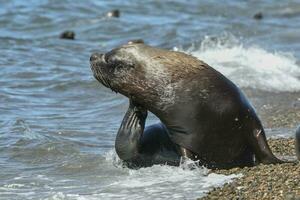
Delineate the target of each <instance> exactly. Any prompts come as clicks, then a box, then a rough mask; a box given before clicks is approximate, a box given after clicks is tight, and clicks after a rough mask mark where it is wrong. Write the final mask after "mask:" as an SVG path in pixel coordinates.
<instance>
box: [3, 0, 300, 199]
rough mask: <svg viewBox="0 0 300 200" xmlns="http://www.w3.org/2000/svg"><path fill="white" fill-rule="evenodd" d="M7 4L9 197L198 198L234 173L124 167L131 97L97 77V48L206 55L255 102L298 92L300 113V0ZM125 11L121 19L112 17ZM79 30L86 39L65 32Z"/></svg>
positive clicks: (277, 130) (288, 132)
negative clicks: (92, 59)
mask: <svg viewBox="0 0 300 200" xmlns="http://www.w3.org/2000/svg"><path fill="white" fill-rule="evenodd" d="M0 4H1V6H0V27H1V28H0V48H1V50H0V74H1V78H0V116H1V117H0V167H1V170H0V199H117V198H118V199H159V198H161V199H166V198H174V199H195V198H196V197H200V196H202V195H204V192H206V191H207V190H208V189H209V188H211V187H212V186H216V185H221V184H222V183H224V182H227V181H230V179H231V178H232V177H228V176H223V175H215V174H208V172H207V170H206V169H202V168H200V169H198V170H192V171H191V170H188V169H184V167H181V168H175V167H170V166H154V167H151V168H146V169H140V170H129V169H126V168H121V167H120V164H119V161H118V159H117V157H116V155H115V153H114V152H113V149H114V147H113V145H114V139H115V134H116V131H117V129H118V127H119V125H120V122H121V120H122V117H123V115H124V112H125V110H126V108H127V104H128V100H127V99H126V98H124V97H122V96H121V95H117V94H114V93H112V92H111V91H110V90H108V89H106V88H104V87H103V86H102V85H100V84H99V83H98V82H97V81H96V80H94V78H93V77H92V73H91V71H90V69H89V56H90V54H91V53H92V52H95V51H103V52H105V51H108V50H110V49H112V48H113V47H116V46H118V45H120V44H123V43H126V42H127V41H128V40H130V39H137V38H142V39H144V40H145V42H146V43H148V44H151V45H153V46H159V47H163V48H167V49H175V50H179V51H184V52H187V53H190V54H192V55H194V56H196V57H199V58H200V59H203V60H204V61H205V62H207V63H208V64H210V65H212V66H214V67H215V68H216V69H217V70H219V71H221V72H222V73H224V74H225V75H226V76H228V77H229V78H230V79H232V80H233V81H234V82H235V83H236V84H237V85H239V86H240V87H241V88H242V89H244V90H246V91H247V90H251V91H252V92H251V94H252V96H251V95H250V99H252V98H253V101H254V102H255V103H256V104H254V106H256V105H260V102H264V100H265V98H266V97H264V96H261V95H260V94H261V91H265V92H268V94H276V95H278V94H283V95H287V94H288V95H291V96H292V97H293V98H294V101H295V102H296V103H295V102H294V104H295V106H297V108H298V110H299V106H300V103H299V101H300V96H297V95H299V92H300V62H299V61H300V60H299V58H300V45H299V35H300V3H299V1H296V0H295V1H275V0H269V1H266V2H265V3H263V2H260V1H243V2H240V1H233V0H227V1H225V2H224V3H222V4H220V3H219V1H209V2H202V1H194V2H186V1H183V0H181V1H179V0H177V1H172V2H171V1H156V0H149V1H143V3H140V2H139V1H126V2H125V1H121V0H116V1H57V0H43V1H34V0H31V1H21V0H19V1H18V0H12V1H1V2H0ZM115 8H118V9H120V10H121V17H120V18H106V17H105V12H107V11H109V10H111V9H115ZM258 8H259V9H258ZM258 11H262V12H263V15H264V18H263V19H262V20H261V21H257V20H254V19H253V18H252V16H253V15H254V14H255V13H256V12H258ZM69 29H70V30H74V31H75V32H76V40H74V41H70V40H60V39H59V34H60V33H61V32H62V31H63V30H69ZM256 91H257V92H256ZM253 94H254V95H253ZM288 95H287V96H288ZM297 102H298V103H297ZM273 103H276V99H274V102H273ZM282 106H288V103H287V104H282ZM256 109H257V110H258V111H260V110H262V109H263V108H261V107H259V106H258V107H256ZM271 114H272V113H270V115H271ZM156 120H157V119H155V117H153V116H150V118H149V120H148V121H147V123H148V124H151V123H153V122H155V121H156ZM262 120H264V119H262ZM293 133H294V130H293V129H291V128H289V127H269V128H268V129H267V134H268V136H276V135H277V136H278V135H280V136H282V134H283V136H292V134H293Z"/></svg>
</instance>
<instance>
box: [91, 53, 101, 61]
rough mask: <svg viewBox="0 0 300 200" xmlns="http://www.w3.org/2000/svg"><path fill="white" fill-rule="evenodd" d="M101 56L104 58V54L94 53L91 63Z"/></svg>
mask: <svg viewBox="0 0 300 200" xmlns="http://www.w3.org/2000/svg"><path fill="white" fill-rule="evenodd" d="M101 56H102V54H100V53H93V54H92V55H91V57H90V61H91V62H92V61H94V60H96V59H98V58H100V57H101Z"/></svg>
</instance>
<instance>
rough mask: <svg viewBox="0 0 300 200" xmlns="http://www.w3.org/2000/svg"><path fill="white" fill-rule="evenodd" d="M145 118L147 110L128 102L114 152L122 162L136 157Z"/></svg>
mask: <svg viewBox="0 0 300 200" xmlns="http://www.w3.org/2000/svg"><path fill="white" fill-rule="evenodd" d="M146 118H147V110H145V109H143V108H142V107H140V106H138V105H137V104H136V103H134V102H133V101H132V100H130V102H129V108H128V110H127V112H126V114H125V116H124V119H123V121H122V124H121V126H120V128H119V131H118V134H117V138H116V142H115V148H116V152H117V154H118V156H119V157H120V158H121V159H122V160H124V161H129V160H132V159H134V158H136V157H137V156H138V150H139V143H140V138H141V136H142V134H143V131H144V127H145V121H146Z"/></svg>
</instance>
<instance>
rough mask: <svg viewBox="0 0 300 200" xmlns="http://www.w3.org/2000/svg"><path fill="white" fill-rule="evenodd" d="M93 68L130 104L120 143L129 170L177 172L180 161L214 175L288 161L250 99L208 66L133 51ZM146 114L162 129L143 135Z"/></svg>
mask: <svg viewBox="0 0 300 200" xmlns="http://www.w3.org/2000/svg"><path fill="white" fill-rule="evenodd" d="M90 62H91V69H92V71H93V74H94V77H95V78H96V79H97V80H98V81H100V82H101V83H102V84H103V85H104V86H106V87H108V88H110V89H112V90H113V91H115V92H119V93H121V94H123V95H125V96H126V97H128V98H129V99H130V105H129V108H128V110H127V112H126V114H125V117H124V119H123V121H122V124H121V126H120V129H119V131H118V133H117V137H116V142H115V148H116V152H117V154H118V156H119V157H120V158H121V159H122V160H123V161H125V163H127V164H128V165H129V166H132V167H145V166H151V165H153V164H170V165H178V164H179V163H180V158H181V157H183V158H190V159H192V160H198V161H199V163H200V164H201V165H205V166H207V167H209V168H231V167H236V166H252V165H254V163H255V162H256V163H264V164H271V163H274V164H275V163H282V162H283V161H281V160H279V159H278V158H276V157H275V156H274V155H273V153H272V152H271V150H270V148H269V146H268V144H267V141H266V136H265V132H264V129H263V127H262V124H261V122H260V120H259V119H258V117H257V115H256V113H255V111H254V109H253V108H252V106H251V105H250V103H249V102H248V100H247V99H246V97H245V96H244V94H243V93H242V92H241V91H240V90H239V88H238V87H237V86H236V85H235V84H234V83H232V82H231V81H230V80H228V79H227V78H226V77H225V76H223V75H222V74H221V73H220V72H218V71H216V70H215V69H213V68H212V67H210V66H209V65H207V64H206V63H204V62H203V61H200V60H198V59H197V58H195V57H193V56H190V55H187V54H184V53H181V52H174V51H168V50H163V49H159V48H154V47H150V46H147V45H145V44H129V45H128V44H127V45H124V46H121V47H119V48H116V49H113V50H112V51H110V52H108V53H106V54H100V53H94V54H92V56H91V58H90ZM147 110H149V111H151V112H152V113H153V114H155V115H156V116H157V117H158V118H159V119H160V120H161V123H158V124H154V125H151V126H149V127H146V128H145V120H146V117H147ZM254 157H255V159H254Z"/></svg>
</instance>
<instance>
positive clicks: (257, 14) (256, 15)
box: [253, 12, 263, 20]
mask: <svg viewBox="0 0 300 200" xmlns="http://www.w3.org/2000/svg"><path fill="white" fill-rule="evenodd" d="M253 18H254V19H256V20H261V19H262V18H263V14H262V13H261V12H258V13H256V14H255V15H254V16H253Z"/></svg>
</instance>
